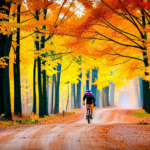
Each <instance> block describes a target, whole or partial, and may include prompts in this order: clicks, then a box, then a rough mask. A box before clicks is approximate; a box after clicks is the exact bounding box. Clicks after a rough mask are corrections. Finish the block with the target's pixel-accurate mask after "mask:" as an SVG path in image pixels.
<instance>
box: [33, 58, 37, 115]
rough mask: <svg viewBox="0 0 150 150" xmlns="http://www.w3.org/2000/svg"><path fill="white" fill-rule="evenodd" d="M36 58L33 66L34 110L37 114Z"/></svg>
mask: <svg viewBox="0 0 150 150" xmlns="http://www.w3.org/2000/svg"><path fill="white" fill-rule="evenodd" d="M35 79H36V60H34V68H33V112H34V114H36V86H35V85H36V82H35Z"/></svg>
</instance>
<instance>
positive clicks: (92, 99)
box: [83, 92, 95, 104]
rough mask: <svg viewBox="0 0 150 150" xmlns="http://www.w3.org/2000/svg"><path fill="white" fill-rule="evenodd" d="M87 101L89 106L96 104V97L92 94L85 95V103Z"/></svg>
mask: <svg viewBox="0 0 150 150" xmlns="http://www.w3.org/2000/svg"><path fill="white" fill-rule="evenodd" d="M85 99H86V103H87V104H92V103H95V98H94V95H93V94H92V93H91V92H87V93H85V95H84V97H83V100H84V101H85Z"/></svg>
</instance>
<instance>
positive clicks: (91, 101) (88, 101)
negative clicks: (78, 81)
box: [86, 96, 94, 104]
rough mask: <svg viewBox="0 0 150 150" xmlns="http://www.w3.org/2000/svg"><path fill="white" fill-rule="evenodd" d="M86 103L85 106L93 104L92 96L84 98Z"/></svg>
mask: <svg viewBox="0 0 150 150" xmlns="http://www.w3.org/2000/svg"><path fill="white" fill-rule="evenodd" d="M86 103H87V104H93V103H94V99H93V97H92V96H86Z"/></svg>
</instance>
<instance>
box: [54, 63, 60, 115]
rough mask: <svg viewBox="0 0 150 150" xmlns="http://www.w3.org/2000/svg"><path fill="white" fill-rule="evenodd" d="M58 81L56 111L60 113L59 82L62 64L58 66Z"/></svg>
mask: <svg viewBox="0 0 150 150" xmlns="http://www.w3.org/2000/svg"><path fill="white" fill-rule="evenodd" d="M57 71H58V73H57V81H56V90H55V113H59V84H60V71H61V64H58V66H57Z"/></svg>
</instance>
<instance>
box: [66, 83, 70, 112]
mask: <svg viewBox="0 0 150 150" xmlns="http://www.w3.org/2000/svg"><path fill="white" fill-rule="evenodd" d="M68 103H69V83H68V99H67V104H66V111H67V109H68Z"/></svg>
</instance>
